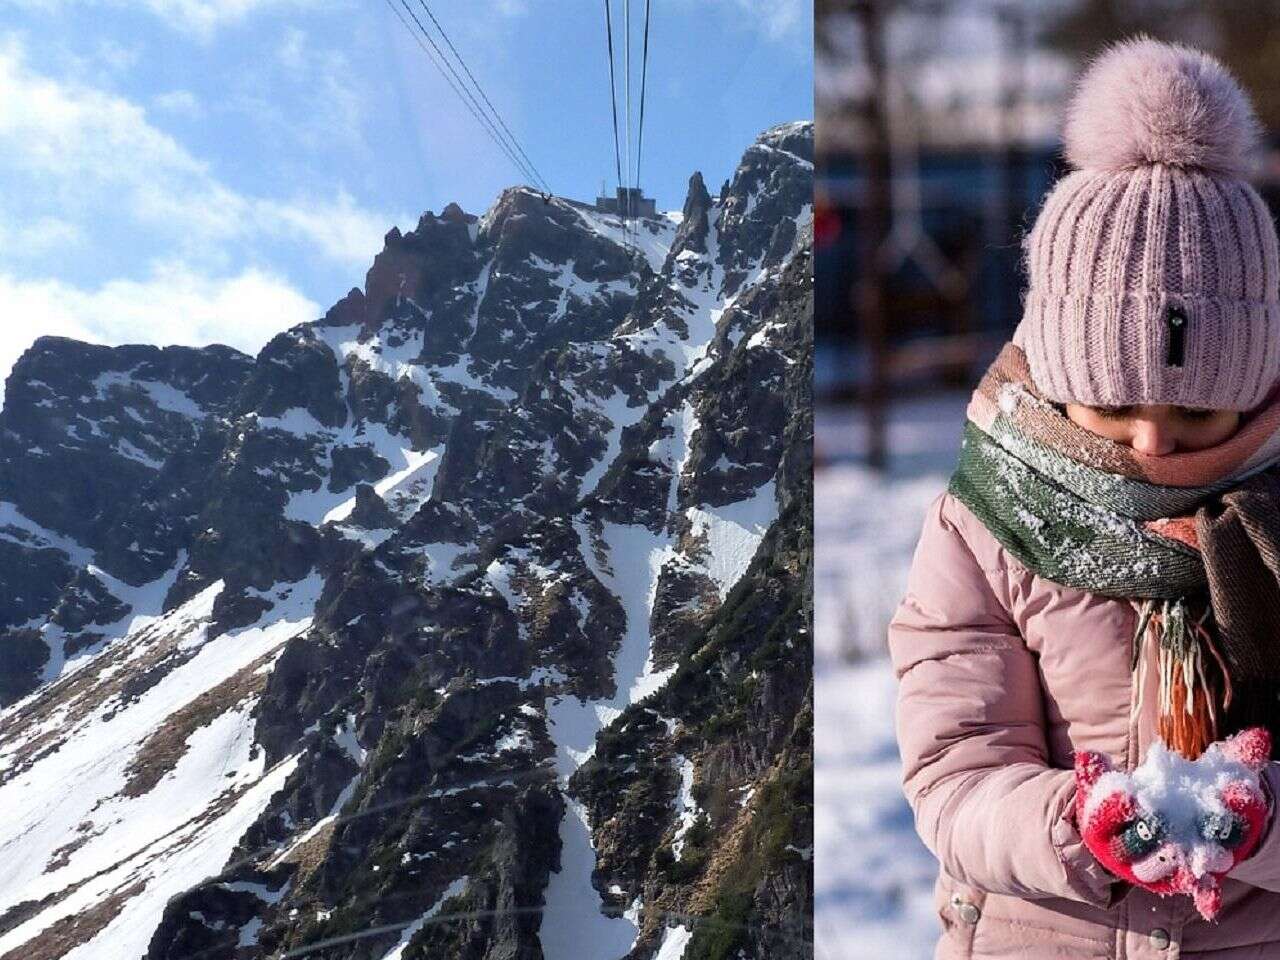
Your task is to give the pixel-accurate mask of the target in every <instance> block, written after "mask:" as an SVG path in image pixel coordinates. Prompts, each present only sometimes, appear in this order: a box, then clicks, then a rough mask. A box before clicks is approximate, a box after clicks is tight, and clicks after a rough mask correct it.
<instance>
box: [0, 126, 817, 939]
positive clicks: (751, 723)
mask: <svg viewBox="0 0 1280 960" xmlns="http://www.w3.org/2000/svg"><path fill="white" fill-rule="evenodd" d="M812 150H813V131H812V125H811V124H788V125H783V126H781V127H776V128H773V129H772V130H770V131H767V132H766V133H765V134H763V135H762V136H761V137H760V138H759V140H758V141H757V142H756V143H755V144H753V145H752V146H751V147H750V148H748V150H747V151H746V153H745V155H744V157H743V160H742V162H741V164H740V165H739V166H738V168H737V170H736V171H735V174H734V177H733V179H732V180H731V181H730V182H729V183H727V184H726V185H725V187H724V189H722V190H721V192H720V195H719V196H718V197H715V198H713V197H711V196H710V195H709V194H708V192H707V190H706V188H705V186H704V185H703V183H702V180H701V177H699V176H697V175H695V176H694V177H693V178H692V179H691V181H690V190H689V196H688V198H687V200H686V202H685V205H684V209H683V211H682V212H681V214H679V215H668V216H665V217H662V218H656V219H652V220H645V221H640V222H638V224H637V226H638V231H637V237H636V242H635V244H634V246H633V247H628V246H625V245H624V244H623V242H622V240H623V234H622V231H621V229H620V225H619V224H618V222H617V220H616V219H615V218H612V217H609V216H606V215H603V214H599V213H597V212H595V211H594V210H592V209H590V208H587V207H584V206H582V205H579V204H575V203H573V202H571V201H565V200H561V199H558V198H555V199H551V200H550V201H544V199H543V198H542V197H541V196H540V195H538V194H535V193H532V192H530V191H527V190H523V189H512V190H508V191H506V192H504V193H503V195H502V196H501V197H500V198H499V199H498V202H497V203H496V204H495V205H494V207H493V208H492V209H490V210H489V211H488V212H487V213H486V214H485V215H484V216H483V217H480V218H476V217H473V216H469V215H467V214H465V213H463V212H462V211H461V210H459V209H458V208H457V207H456V206H452V205H451V206H450V207H448V208H446V210H444V211H443V212H442V213H441V214H440V215H439V216H434V215H432V214H430V213H428V214H426V215H424V216H423V217H422V219H421V220H420V222H419V224H418V226H417V228H416V229H415V230H414V231H412V232H410V233H408V234H404V235H401V234H400V233H399V232H398V231H396V230H393V231H392V232H391V233H389V234H388V235H387V240H386V245H385V247H384V249H383V251H382V253H380V254H379V255H378V257H377V258H376V260H375V261H374V264H373V266H372V268H371V269H370V270H369V273H368V276H367V278H366V282H365V285H364V287H363V289H355V290H352V291H351V292H350V293H349V294H348V295H347V296H346V297H345V298H343V299H342V300H341V301H339V302H338V303H337V304H335V305H334V307H333V308H332V309H330V310H329V312H328V313H327V314H326V315H325V316H324V317H323V318H321V319H319V320H317V321H315V322H313V323H306V324H301V325H299V326H297V327H294V328H292V329H290V330H288V331H286V332H284V333H282V334H280V335H279V336H277V337H276V338H275V339H273V340H272V341H271V342H270V343H269V344H268V345H267V346H266V347H265V348H264V349H263V350H262V351H261V352H260V354H259V355H258V356H257V357H256V358H249V357H245V356H243V355H240V354H237V353H235V352H234V351H230V350H228V349H227V348H222V347H211V348H206V349H205V350H191V351H182V350H177V349H176V348H169V349H167V350H163V351H161V350H157V349H154V348H139V347H121V348H114V349H110V348H92V347H87V346H86V345H83V344H77V343H74V342H71V341H66V340H58V339H54V338H42V339H41V340H39V341H37V343H36V344H35V346H33V348H32V349H31V350H30V351H29V352H28V353H27V354H26V355H25V356H24V357H23V359H22V360H21V361H20V362H19V364H18V365H17V366H16V367H15V369H14V373H13V374H12V376H11V377H10V379H9V382H8V384H7V386H6V390H7V392H6V402H5V406H4V408H3V411H0V561H2V562H0V578H3V590H2V591H0V627H3V630H4V632H3V635H0V694H3V697H4V699H5V700H6V701H8V702H9V704H10V705H9V706H8V707H7V708H6V709H5V710H4V711H3V712H0V805H3V807H4V808H5V809H6V810H9V811H11V814H10V816H9V817H8V818H6V823H5V825H4V826H3V828H0V854H2V855H3V856H4V857H5V860H6V862H7V863H9V864H12V865H14V866H13V870H12V875H11V878H10V882H8V883H7V884H5V886H4V889H3V890H0V960H8V958H10V957H17V956H23V957H24V958H29V957H31V956H32V955H34V956H35V957H37V958H39V957H80V958H85V957H94V956H102V955H103V953H104V951H107V950H109V951H110V954H111V955H112V956H119V957H122V958H124V957H143V956H145V957H148V958H155V960H160V958H165V960H178V958H196V957H202V958H203V957H208V958H247V957H267V956H281V955H282V954H285V953H288V954H289V955H294V956H297V955H303V953H305V952H307V950H308V947H309V946H311V947H314V946H315V945H317V944H320V943H324V944H326V946H325V948H324V954H323V955H324V956H326V957H350V958H355V957H362V958H364V957H376V958H390V957H397V958H401V960H409V958H417V957H475V958H498V957H511V958H517V957H518V958H531V960H532V958H539V957H545V958H547V960H560V958H573V960H591V958H592V957H598V958H600V960H617V958H620V957H623V956H627V957H629V958H634V960H642V958H643V960H648V958H651V957H654V956H658V957H660V958H661V960H674V958H677V957H680V956H682V955H683V956H686V957H695V956H696V957H729V956H750V957H756V956H758V957H765V956H769V957H786V956H801V955H805V951H806V950H808V949H811V939H812V938H811V937H810V936H809V934H808V932H807V930H806V928H805V927H804V924H803V922H801V921H800V920H799V918H801V917H802V916H803V915H804V913H805V911H806V910H807V909H808V906H809V905H810V903H811V896H812V894H811V889H812V884H811V879H810V878H811V869H810V867H811V864H810V859H811V850H812V839H811V838H812V814H811V809H812V797H811V787H810V774H809V771H810V769H811V756H812V755H811V750H810V747H809V740H808V735H809V730H810V729H811V725H812V724H811V701H812V679H811V671H810V664H811V656H810V650H811V645H810V636H811V634H810V630H809V619H808V618H809V612H808V610H809V608H808V601H807V599H806V597H807V578H808V576H809V573H808V571H809V557H810V555H811V532H810V531H811V521H810V518H811V509H812V507H811V503H812V500H811V477H810V472H809V459H808V458H809V449H810V447H809V445H810V442H811V435H812V420H811V411H810V409H809V393H808V390H809V386H808V384H809V380H810V376H811V370H812V320H811V317H812V280H811V244H812V238H811V227H812V207H811V191H812ZM46 451H48V452H46ZM628 744H630V745H631V747H630V748H628V747H627V745H628ZM68 785H74V789H67V787H68ZM710 835H722V836H725V837H729V838H731V839H732V843H728V844H724V845H712V844H710V843H709V842H708V837H709V836H710ZM712 846H717V849H716V850H712V849H711V847H712ZM806 938H807V940H808V943H809V944H810V946H806ZM313 952H314V951H313Z"/></svg>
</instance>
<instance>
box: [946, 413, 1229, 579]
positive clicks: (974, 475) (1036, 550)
mask: <svg viewBox="0 0 1280 960" xmlns="http://www.w3.org/2000/svg"><path fill="white" fill-rule="evenodd" d="M948 490H949V491H950V492H951V493H952V494H953V495H954V496H955V497H956V499H958V500H960V502H961V503H963V504H964V505H965V506H967V507H968V508H969V509H970V510H972V511H973V513H974V515H975V516H977V517H978V519H979V520H981V521H982V522H983V524H984V525H985V526H986V527H987V529H988V530H990V531H991V534H992V535H993V536H994V537H995V538H996V539H997V540H998V541H999V542H1000V544H1001V545H1002V546H1003V547H1004V548H1005V549H1006V550H1008V551H1009V552H1010V553H1011V554H1013V556H1014V557H1015V558H1017V559H1018V560H1019V561H1020V562H1021V563H1022V564H1023V565H1024V566H1026V567H1028V568H1029V569H1031V570H1033V571H1035V572H1036V573H1038V574H1040V575H1041V576H1042V577H1044V578H1045V579H1047V580H1052V581H1054V582H1055V583H1061V584H1064V585H1066V586H1069V587H1076V588H1078V589H1081V590H1089V591H1091V592H1093V593H1100V594H1103V595H1105V596H1110V597H1151V598H1159V599H1174V598H1177V597H1183V596H1186V595H1188V594H1195V593H1201V592H1203V591H1204V590H1205V588H1206V587H1207V580H1206V577H1205V570H1204V563H1203V561H1202V560H1201V558H1200V555H1199V552H1198V551H1196V550H1193V549H1192V548H1191V547H1188V546H1186V545H1185V544H1183V543H1180V542H1178V541H1177V540H1171V539H1169V538H1166V537H1160V536H1157V535H1155V534H1153V533H1151V532H1150V531H1148V530H1147V529H1146V528H1145V527H1144V526H1143V523H1142V521H1144V520H1155V519H1160V518H1162V517H1168V516H1173V515H1176V514H1178V513H1184V512H1186V510H1187V509H1189V508H1190V507H1191V506H1192V505H1194V504H1195V503H1197V502H1199V501H1201V500H1203V499H1204V498H1205V497H1207V496H1210V495H1212V493H1213V492H1214V489H1213V488H1207V487H1195V488H1186V487H1158V486H1155V485H1153V484H1148V483H1143V482H1141V481H1138V480H1133V479H1129V478H1127V477H1121V476H1118V475H1116V474H1111V473H1106V472H1104V471H1102V470H1098V469H1095V468H1093V467H1089V466H1086V465H1084V464H1082V463H1079V462H1077V461H1075V460H1070V459H1068V458H1067V457H1065V456H1063V455H1062V454H1061V453H1058V452H1057V451H1056V450H1053V449H1051V448H1049V447H1047V446H1045V445H1043V444H1040V443H1038V442H1036V441H1035V440H1032V439H1030V438H1027V437H1024V436H1021V435H1020V434H1018V433H1017V431H1016V430H1015V429H1014V428H1013V427H1012V425H1011V424H1009V423H1007V422H1006V421H1003V420H1002V419H1001V418H997V421H996V427H995V429H993V431H992V433H991V434H988V433H986V432H984V431H983V430H982V428H981V427H979V426H978V425H977V424H976V423H974V422H973V421H971V420H970V421H968V422H966V424H965V427H964V437H963V443H962V446H961V450H960V459H959V461H958V463H957V465H956V470H955V472H954V473H953V474H952V477H951V482H950V485H949V486H948ZM1179 507H1181V508H1182V509H1178V508H1179Z"/></svg>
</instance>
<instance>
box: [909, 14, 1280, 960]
mask: <svg viewBox="0 0 1280 960" xmlns="http://www.w3.org/2000/svg"><path fill="white" fill-rule="evenodd" d="M1259 136H1260V130H1259V127H1258V124H1257V121H1256V120H1255V118H1254V115H1253V112H1252V108H1251V106H1250V104H1249V101H1248V99H1247V98H1246V96H1245V95H1244V93H1243V92H1242V91H1241V90H1240V88H1239V86H1238V84H1237V83H1236V82H1235V80H1234V79H1233V78H1232V77H1231V75H1230V74H1229V73H1228V72H1227V71H1226V69H1225V68H1224V67H1223V66H1222V65H1221V64H1220V63H1219V62H1218V61H1216V60H1215V59H1213V58H1212V57H1209V56H1207V55H1205V54H1203V53H1201V52H1199V51H1196V50H1194V49H1191V48H1188V47H1185V46H1180V45H1174V44H1165V43H1160V42H1157V41H1155V40H1153V39H1151V38H1149V37H1145V36H1139V37H1136V38H1134V39H1131V40H1128V41H1123V42H1121V43H1118V44H1115V45H1113V46H1112V47H1110V48H1108V49H1107V50H1105V51H1104V52H1103V53H1102V54H1101V55H1100V56H1099V57H1098V58H1096V59H1095V60H1094V61H1093V62H1092V63H1091V64H1090V65H1089V67H1088V69H1087V70H1086V71H1085V72H1084V74H1083V75H1082V77H1081V79H1080V81H1079V84H1078V86H1077V88H1076V91H1075V94H1074V96H1073V99H1072V101H1071V104H1070V107H1069V110H1068V115H1067V123H1066V127H1065V135H1064V141H1065V152H1066V156H1067V159H1068V160H1069V161H1070V162H1071V164H1072V166H1073V167H1074V168H1075V169H1074V170H1073V171H1072V172H1071V173H1069V174H1068V175H1067V176H1066V177H1064V178H1063V179H1062V180H1061V181H1060V182H1059V183H1058V184H1057V185H1056V186H1055V187H1054V189H1053V190H1052V191H1051V193H1050V195H1049V196H1048V198H1047V199H1046V201H1045V203H1044V206H1043V209H1042V210H1041V212H1040V214H1039V216H1038V219H1037V221H1036V223H1035V225H1034V227H1033V229H1032V231H1031V232H1030V234H1029V235H1028V237H1027V240H1026V243H1025V248H1026V255H1027V256H1026V267H1027V271H1028V276H1029V281H1030V283H1029V290H1028V293H1027V297H1026V300H1025V305H1024V309H1025V312H1024V316H1023V319H1022V322H1021V324H1020V325H1019V327H1018V329H1017V331H1016V332H1015V334H1014V337H1013V340H1012V342H1010V343H1009V344H1006V346H1005V348H1004V349H1003V351H1002V352H1001V353H1000V355H999V356H998V357H997V359H996V360H995V362H994V363H993V364H992V366H991V368H990V369H989V370H988V371H987V373H986V375H985V376H984V377H983V378H982V381H981V383H980V384H979V386H978V388H977V389H976V390H975V392H974V394H973V397H972V400H971V401H970V405H969V408H968V414H967V422H966V424H965V427H964V440H963V446H962V451H961V455H960V459H959V462H958V465H957V468H956V471H955V473H954V475H953V476H952V478H951V482H950V485H949V487H948V490H947V491H946V492H945V493H944V494H942V495H941V496H939V497H938V498H937V499H936V500H935V501H934V502H933V504H932V505H931V506H930V508H929V511H928V515H927V519H926V521H925V525H924V530H923V533H922V535H921V539H920V543H919V546H918V547H917V549H916V553H915V557H914V560H913V564H912V569H911V573H910V576H909V580H908V585H907V592H906V595H905V597H904V598H903V600H902V602H901V604H900V605H899V607H898V610H897V612H896V614H895V616H894V618H893V621H892V623H891V625H890V628H889V647H890V653H891V655H892V659H893V664H894V668H895V671H896V673H897V676H898V678H899V681H900V684H899V694H898V709H897V718H896V719H897V730H898V740H899V746H900V750H901V754H902V758H903V764H904V786H905V791H906V795H907V798H908V800H909V802H910V804H911V806H912V809H913V810H914V813H915V820H916V826H917V829H918V831H919V833H920V835H921V837H922V839H923V840H924V842H925V843H926V845H927V846H928V847H929V849H930V850H932V851H933V853H934V854H935V855H936V856H937V858H938V860H939V863H940V865H941V870H940V874H939V877H938V881H937V886H936V905H937V908H938V915H939V918H940V920H941V923H942V927H943V935H942V937H941V939H940V941H939V945H938V949H937V953H936V957H938V958H961V957H964V958H969V957H972V958H983V960H987V958H1041V957H1055V958H1056V957H1062V958H1067V957H1070V958H1084V957H1089V958H1117V960H1119V958H1125V960H1136V958H1143V957H1151V958H1169V957H1175V956H1183V957H1197V958H1210V957H1211V958H1215V960H1246V958H1272V957H1280V827H1273V825H1272V819H1273V807H1274V797H1275V796H1276V795H1277V794H1278V793H1280V770H1278V765H1277V763H1275V762H1269V759H1268V751H1269V749H1270V743H1269V742H1268V740H1271V741H1276V742H1280V701H1278V700H1277V696H1278V695H1280V579H1278V578H1280V244H1278V243H1277V237H1276V231H1275V227H1274V225H1273V222H1272V218H1271V215H1270V213H1269V211H1268V209H1267V207H1266V206H1265V204H1264V203H1263V201H1262V200H1261V198H1260V197H1259V196H1258V195H1257V193H1256V192H1255V191H1254V190H1253V188H1252V187H1251V186H1249V184H1248V183H1247V182H1246V180H1245V179H1244V177H1245V176H1246V175H1247V173H1248V171H1249V164H1250V154H1251V152H1252V151H1254V149H1255V148H1256V146H1257V142H1258V139H1259ZM1259 731H1261V732H1259ZM1251 735H1252V736H1253V737H1254V738H1253V739H1251V740H1249V746H1248V748H1247V749H1246V748H1245V747H1242V746H1241V745H1242V744H1243V743H1244V741H1245V739H1246V738H1248V737H1250V736H1251ZM1268 735H1269V737H1268ZM1193 761H1194V763H1193ZM1108 768H1114V771H1113V772H1110V773H1108V772H1107V770H1108ZM1208 770H1212V771H1216V772H1214V773H1213V774H1212V775H1209V774H1204V775H1200V774H1198V773H1196V771H1208ZM1188 771H1190V772H1188ZM1108 818H1110V819H1108ZM1186 824H1192V825H1193V826H1192V827H1187V826H1186ZM1184 828H1185V830H1191V831H1192V832H1194V833H1195V836H1194V837H1192V838H1191V839H1187V835H1186V834H1185V830H1184ZM1179 831H1184V832H1183V833H1180V832H1179ZM1197 831H1198V832H1197ZM1193 847H1194V850H1193V849H1192V848H1193ZM1170 891H1177V892H1170ZM1188 894H1193V895H1188ZM1206 916H1209V917H1212V919H1206Z"/></svg>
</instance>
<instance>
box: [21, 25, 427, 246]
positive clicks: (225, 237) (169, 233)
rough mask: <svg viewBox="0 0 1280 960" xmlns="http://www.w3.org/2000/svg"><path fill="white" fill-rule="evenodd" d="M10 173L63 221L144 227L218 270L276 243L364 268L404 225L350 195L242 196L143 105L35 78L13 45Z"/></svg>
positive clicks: (177, 95)
mask: <svg viewBox="0 0 1280 960" xmlns="http://www.w3.org/2000/svg"><path fill="white" fill-rule="evenodd" d="M181 94H182V92H181V91H175V92H173V93H171V94H166V95H163V96H165V97H168V98H169V99H168V101H166V102H167V104H168V105H169V106H175V105H182V104H183V103H185V102H186V100H185V98H184V97H183V96H182V95H181ZM5 170H8V171H10V172H11V173H13V174H15V175H16V177H17V178H18V179H21V178H23V177H26V178H29V179H30V182H31V184H32V189H33V194H34V195H38V196H40V197H42V198H44V199H45V201H46V202H47V203H49V204H50V205H51V206H52V207H53V208H54V209H55V210H56V211H57V212H58V214H59V215H62V214H63V213H64V212H65V211H69V210H75V211H78V212H79V213H80V215H81V216H82V217H84V218H85V219H86V220H87V221H92V220H93V219H94V218H95V217H96V216H99V215H103V214H104V213H105V214H109V215H112V216H117V217H126V218H129V219H132V220H135V221H139V222H141V223H142V224H143V225H144V226H145V227H147V228H148V230H149V231H150V232H151V233H152V234H153V235H155V236H156V237H158V238H163V239H164V240H166V241H167V242H170V243H172V244H174V249H175V251H176V252H177V254H179V255H181V256H183V257H186V258H188V259H192V258H200V259H204V260H206V261H208V262H209V263H212V264H215V265H217V264H222V263H225V255H226V254H225V249H226V247H227V246H228V244H230V243H231V242H232V241H238V242H244V241H253V240H263V239H269V240H286V241H294V242H297V243H299V244H302V245H307V246H310V247H311V248H313V249H314V250H315V251H316V252H318V253H319V254H320V255H322V256H324V257H327V258H329V259H331V260H333V261H335V262H338V263H342V264H344V265H355V266H361V265H363V264H365V263H367V261H368V258H369V257H370V256H371V255H372V254H373V253H376V252H377V250H378V249H379V241H380V240H381V237H382V235H383V233H384V232H385V231H386V230H387V229H388V228H389V227H390V226H391V224H392V223H393V222H394V220H395V219H396V218H394V217H392V216H390V215H386V214H380V213H377V212H374V211H370V210H365V209H363V208H361V207H359V206H358V205H357V203H356V201H355V200H354V198H352V197H351V196H350V195H349V194H347V193H346V192H345V191H343V190H341V189H339V190H338V191H337V194H336V196H334V197H332V198H324V197H310V198H306V199H302V200H293V201H284V200H280V199H276V198H257V197H248V196H244V195H242V194H240V193H238V192H237V191H235V190H233V189H231V188H229V187H227V186H226V185H225V184H223V183H222V182H220V181H219V180H218V179H217V177H215V176H214V174H213V172H212V171H211V170H210V168H209V165H208V164H206V163H205V162H204V161H202V160H200V159H198V158H196V157H194V156H192V154H191V153H189V152H188V151H187V150H186V148H185V147H183V146H182V145H181V144H180V143H179V142H178V141H177V140H175V139H174V138H173V137H171V136H169V135H168V134H167V133H165V132H164V131H162V130H160V129H158V128H157V127H155V126H154V125H152V124H151V123H150V122H149V120H148V119H147V116H146V112H145V111H144V110H143V109H142V108H141V107H139V106H137V105H136V104H133V103H131V102H130V101H128V100H125V99H124V98H122V97H119V96H117V95H115V94H113V93H108V92H104V91H102V90H98V89H96V88H93V87H89V86H86V85H83V84H77V83H67V82H61V81H56V80H52V79H50V78H48V77H44V76H40V75H37V74H35V73H33V72H31V71H30V70H28V69H27V68H26V66H25V63H24V62H23V57H22V50H21V48H20V46H19V44H18V43H17V41H15V40H13V39H12V38H10V39H9V40H8V41H7V42H5V43H3V44H0V172H4V171H5ZM10 188H12V184H11V185H10ZM104 205H105V207H104ZM330 218H331V219H330ZM399 219H401V220H403V219H404V217H403V216H401V217H400V218H399Z"/></svg>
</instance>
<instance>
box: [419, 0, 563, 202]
mask: <svg viewBox="0 0 1280 960" xmlns="http://www.w3.org/2000/svg"><path fill="white" fill-rule="evenodd" d="M418 3H419V4H421V5H422V9H423V10H425V11H426V12H427V16H428V17H430V18H431V22H432V23H434V24H435V25H436V29H437V30H439V31H440V36H441V38H442V39H443V40H444V42H445V45H446V46H447V47H448V48H449V50H450V52H452V53H453V55H454V57H455V58H456V59H457V61H458V64H459V65H460V66H461V67H462V69H463V71H464V72H465V73H466V75H467V77H468V79H470V81H471V84H472V86H474V87H475V88H476V92H477V93H479V94H480V96H481V98H482V99H483V100H484V102H485V103H486V104H487V105H488V107H489V111H490V112H491V113H492V114H493V117H494V119H495V120H497V121H498V124H499V125H500V126H501V127H502V129H503V130H504V131H505V132H506V134H507V138H508V140H509V141H510V143H511V145H512V146H513V147H515V149H516V151H517V152H518V153H519V154H520V156H522V157H523V158H524V159H525V162H526V163H527V164H528V165H529V169H530V170H532V171H533V173H534V174H535V176H536V177H537V180H538V182H539V183H541V184H542V186H543V188H545V190H546V192H547V193H551V192H552V190H551V185H550V184H549V183H547V181H546V178H545V177H543V176H542V174H541V172H539V170H538V168H537V166H536V165H535V164H534V162H533V160H532V159H531V158H530V157H529V154H527V153H526V152H525V150H524V148H523V147H522V146H521V145H520V141H519V139H518V138H517V137H516V135H515V134H514V133H512V132H511V128H510V127H508V126H507V124H506V121H505V120H503V119H502V114H501V113H499V112H498V108H497V107H495V106H494V105H493V101H492V100H490V99H489V96H488V94H486V93H485V92H484V88H483V87H481V86H480V81H479V80H477V79H476V78H475V74H473V73H472V72H471V68H470V67H468V66H467V61H466V60H464V59H463V58H462V54H460V53H459V52H458V48H457V47H455V46H454V45H453V41H452V40H450V39H449V34H448V33H446V32H445V29H444V27H443V26H441V25H440V21H439V20H437V19H436V15H435V14H434V13H432V11H431V7H430V6H428V5H427V2H426V0H418ZM455 76H456V74H455Z"/></svg>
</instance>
